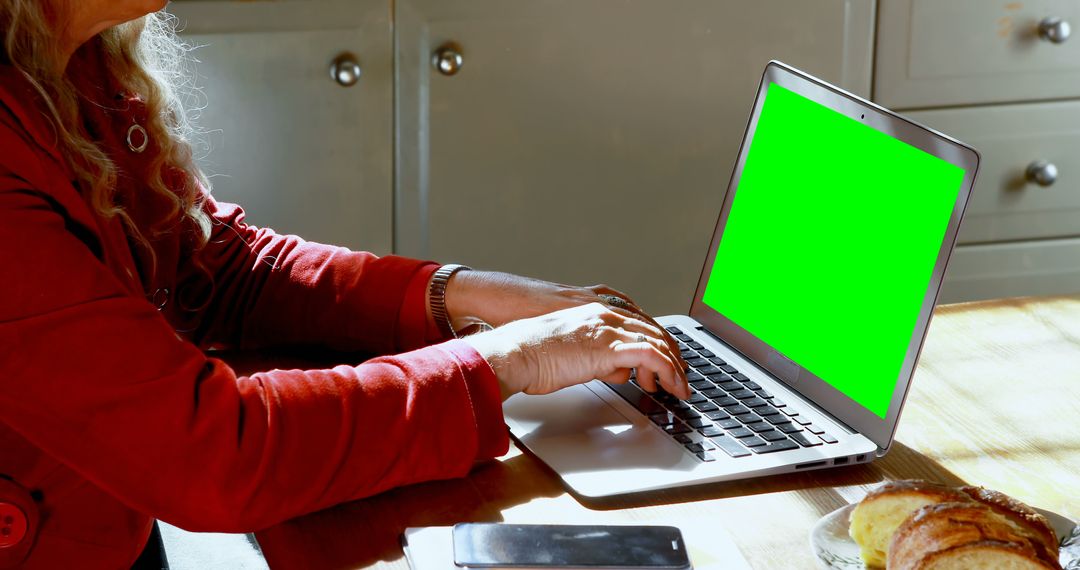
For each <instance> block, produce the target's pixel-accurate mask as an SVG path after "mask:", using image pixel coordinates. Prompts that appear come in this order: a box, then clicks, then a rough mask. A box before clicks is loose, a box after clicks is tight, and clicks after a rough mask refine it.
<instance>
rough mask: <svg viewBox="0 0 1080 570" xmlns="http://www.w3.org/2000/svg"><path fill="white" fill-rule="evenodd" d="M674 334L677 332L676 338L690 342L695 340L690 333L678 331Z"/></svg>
mask: <svg viewBox="0 0 1080 570" xmlns="http://www.w3.org/2000/svg"><path fill="white" fill-rule="evenodd" d="M674 334H675V338H677V339H679V340H681V341H683V342H690V341H692V340H694V339H692V338H690V335H688V334H683V333H682V332H677V333H674Z"/></svg>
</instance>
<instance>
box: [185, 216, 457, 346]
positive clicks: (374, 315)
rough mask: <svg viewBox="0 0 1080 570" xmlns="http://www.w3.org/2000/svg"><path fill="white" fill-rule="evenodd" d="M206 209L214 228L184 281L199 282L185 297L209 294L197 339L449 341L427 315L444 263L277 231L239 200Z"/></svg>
mask: <svg viewBox="0 0 1080 570" xmlns="http://www.w3.org/2000/svg"><path fill="white" fill-rule="evenodd" d="M207 211H208V212H209V213H210V214H211V216H212V217H213V221H214V225H213V233H212V235H211V237H210V241H209V243H207V245H206V247H204V248H203V249H202V250H201V251H200V252H199V253H198V260H197V262H198V263H197V264H196V263H187V264H185V265H186V266H187V267H186V268H185V269H186V272H187V273H188V274H189V275H190V276H191V277H189V278H187V279H184V281H185V283H184V285H183V287H186V288H191V287H193V286H194V287H195V288H196V289H197V290H198V291H197V292H193V291H190V290H189V291H187V292H186V297H189V298H190V297H198V296H200V295H205V296H206V297H208V298H209V299H210V302H209V304H206V303H198V304H200V305H204V307H203V311H202V315H201V322H200V324H199V327H198V328H197V329H196V334H195V338H196V340H197V342H198V343H199V344H202V345H207V346H212V345H213V346H222V345H226V346H238V347H241V348H255V347H265V346H281V345H298V344H301V345H302V344H307V345H321V346H328V347H330V348H335V349H338V350H344V351H364V352H368V353H370V354H389V353H393V352H400V351H404V350H411V349H413V348H418V347H421V346H425V345H427V344H430V343H431V342H438V341H443V340H447V339H446V338H444V337H442V335H441V334H440V333H439V330H438V327H437V326H435V324H434V323H433V322H431V319H430V318H428V316H427V305H426V294H427V283H428V280H429V279H430V277H431V274H432V273H434V272H435V270H436V269H437V268H438V265H437V264H435V263H433V262H430V261H419V260H415V259H407V258H404V257H398V256H393V255H388V256H385V257H377V256H375V255H373V254H371V253H366V252H353V251H349V250H347V249H345V248H341V247H333V246H327V245H322V244H316V243H311V242H306V241H304V240H302V239H300V238H298V237H296V236H284V235H278V234H276V233H274V232H273V231H272V230H269V229H262V228H256V227H253V226H249V225H247V224H245V223H244V211H243V210H241V209H240V208H239V207H238V206H235V205H232V204H219V203H217V202H215V201H214V200H213V199H210V200H209V201H208V203H207ZM198 264H201V265H202V266H203V267H204V268H205V269H206V270H207V272H208V273H209V275H210V277H211V279H210V280H207V279H206V278H205V274H204V273H203V272H202V271H199V270H198V269H197V265H198ZM192 278H194V285H193V283H192V281H191V279H192ZM207 292H209V293H207ZM189 304H191V303H189Z"/></svg>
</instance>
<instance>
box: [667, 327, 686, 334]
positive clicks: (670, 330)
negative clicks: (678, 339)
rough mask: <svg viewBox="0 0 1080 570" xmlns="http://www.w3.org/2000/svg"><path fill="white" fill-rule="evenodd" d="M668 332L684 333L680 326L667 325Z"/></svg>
mask: <svg viewBox="0 0 1080 570" xmlns="http://www.w3.org/2000/svg"><path fill="white" fill-rule="evenodd" d="M667 332H669V333H671V334H682V330H680V329H679V327H667Z"/></svg>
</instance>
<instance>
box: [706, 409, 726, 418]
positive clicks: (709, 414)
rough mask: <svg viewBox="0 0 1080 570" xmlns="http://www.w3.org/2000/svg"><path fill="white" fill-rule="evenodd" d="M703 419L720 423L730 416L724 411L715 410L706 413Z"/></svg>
mask: <svg viewBox="0 0 1080 570" xmlns="http://www.w3.org/2000/svg"><path fill="white" fill-rule="evenodd" d="M705 417H707V418H709V419H710V420H715V421H720V420H726V419H728V418H730V417H731V416H729V415H728V413H727V412H725V411H724V410H716V411H715V412H706V413H705Z"/></svg>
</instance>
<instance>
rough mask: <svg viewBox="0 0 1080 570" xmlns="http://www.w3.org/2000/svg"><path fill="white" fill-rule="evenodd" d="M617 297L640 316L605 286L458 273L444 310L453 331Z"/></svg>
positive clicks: (496, 324) (491, 273) (490, 273)
mask: <svg viewBox="0 0 1080 570" xmlns="http://www.w3.org/2000/svg"><path fill="white" fill-rule="evenodd" d="M601 295H610V296H613V297H619V298H622V299H624V300H626V301H627V305H628V308H629V309H630V310H632V311H635V312H642V311H641V309H640V308H639V307H638V306H637V305H635V304H634V302H633V301H632V300H630V298H629V297H627V296H626V295H624V294H622V293H620V292H619V291H616V290H614V289H612V288H610V287H608V286H607V285H593V286H591V287H571V286H569V285H560V284H558V283H551V282H549V281H542V280H540V279H532V278H529V277H522V276H520V275H512V274H510V273H499V272H496V271H459V272H457V273H455V274H454V276H453V277H451V278H450V282H449V284H448V285H447V287H446V310H447V312H448V313H449V314H450V321H451V323H452V324H453V325H454V329H455V330H461V329H464V328H466V327H468V326H469V325H473V324H478V323H479V322H481V321H482V322H484V323H487V324H489V325H491V326H492V327H500V326H502V325H505V324H506V323H509V322H513V321H516V320H518V319H527V318H529V317H536V316H539V315H546V314H548V313H550V312H553V311H558V310H559V309H568V308H570V307H577V306H579V305H585V304H588V303H596V302H598V301H603V299H602V298H601Z"/></svg>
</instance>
